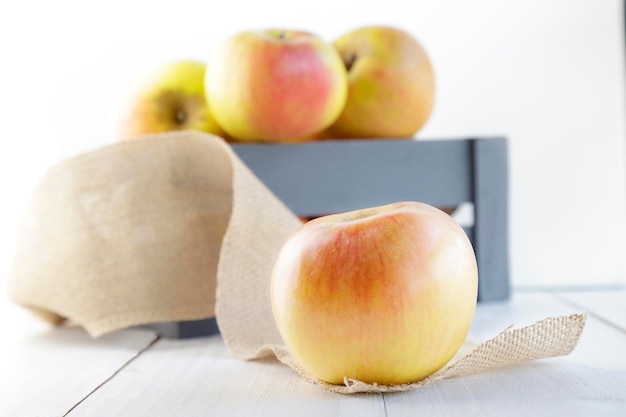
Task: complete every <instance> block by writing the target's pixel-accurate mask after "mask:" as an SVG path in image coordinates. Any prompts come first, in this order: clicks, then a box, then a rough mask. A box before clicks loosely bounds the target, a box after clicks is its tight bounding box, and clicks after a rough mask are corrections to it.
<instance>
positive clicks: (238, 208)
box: [8, 132, 584, 393]
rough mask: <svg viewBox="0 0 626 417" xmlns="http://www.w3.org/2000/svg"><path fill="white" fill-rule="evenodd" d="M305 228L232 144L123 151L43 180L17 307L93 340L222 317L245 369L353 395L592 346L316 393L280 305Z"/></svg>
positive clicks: (523, 337)
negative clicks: (290, 374)
mask: <svg viewBox="0 0 626 417" xmlns="http://www.w3.org/2000/svg"><path fill="white" fill-rule="evenodd" d="M300 224H301V222H300V220H299V219H298V218H297V217H296V216H295V215H294V214H293V213H291V212H290V211H289V210H288V209H287V208H286V207H285V206H284V205H283V204H282V202H281V201H280V200H278V199H277V198H276V197H275V196H274V195H273V194H272V193H271V192H270V191H269V190H268V189H267V188H266V187H265V186H264V185H263V184H262V183H261V182H260V181H259V180H258V179H257V178H256V176H255V175H254V174H253V173H252V172H250V170H249V169H248V168H247V167H246V166H245V164H243V163H242V162H241V161H240V160H239V159H238V158H237V156H236V155H235V154H234V153H233V152H232V150H231V148H230V147H229V146H228V145H227V144H226V143H225V142H224V141H223V140H221V139H220V138H217V137H215V136H211V135H207V134H202V133H195V132H175V133H166V134H159V135H152V136H148V137H145V138H143V139H140V140H135V141H129V142H123V143H116V144H113V145H109V146H106V147H103V148H101V149H98V150H95V151H92V152H89V153H86V154H83V155H80V156H78V157H76V158H73V159H71V160H68V161H65V162H63V163H61V164H59V165H57V166H55V167H53V168H52V169H50V170H49V171H48V172H47V173H45V175H44V176H43V177H42V179H41V181H40V182H39V183H38V185H37V186H36V188H35V190H34V192H33V196H32V199H31V201H30V204H29V205H28V208H27V210H26V212H25V213H24V218H23V222H22V225H21V227H20V230H19V240H18V242H17V246H16V252H15V260H14V262H13V267H12V269H11V272H10V274H9V281H8V294H9V297H10V298H11V299H12V300H13V301H14V302H16V303H18V304H20V305H22V306H24V307H26V308H29V309H31V310H32V311H33V312H35V313H37V314H39V315H40V316H42V317H43V318H45V319H47V320H49V321H51V322H54V323H61V322H63V321H65V320H66V319H69V320H71V321H72V322H75V323H78V324H79V325H81V326H83V327H84V328H85V329H86V330H87V331H88V332H89V333H90V334H91V335H93V336H94V337H95V336H99V335H102V334H104V333H107V332H110V331H113V330H117V329H122V328H126V327H130V326H136V325H140V324H146V323H155V322H164V321H180V320H195V319H202V318H208V317H213V316H215V317H216V318H217V321H218V325H219V327H220V332H221V334H222V337H223V339H224V342H225V343H226V345H227V346H228V348H229V350H230V351H231V352H232V354H233V355H234V356H235V357H237V358H240V359H245V360H248V359H255V358H259V357H262V356H266V355H271V354H275V355H276V356H277V357H278V359H280V360H281V361H282V362H283V363H286V364H288V365H290V366H292V367H293V368H294V369H295V370H297V371H298V372H300V374H301V375H302V376H303V378H304V379H305V380H307V381H310V382H316V383H319V384H320V385H321V386H322V387H324V388H325V389H329V390H333V391H336V392H341V393H351V392H364V391H377V392H378V391H389V390H407V389H414V388H416V387H419V386H423V385H425V384H427V383H430V382H432V381H434V380H437V379H441V378H446V377H450V376H455V375H461V374H466V373H471V372H477V371H480V370H484V369H487V368H489V367H493V366H498V365H502V364H507V363H515V362H519V361H522V360H532V359H538V358H543V357H549V356H557V355H563V354H567V353H569V352H571V350H572V349H573V348H574V346H575V345H576V343H577V341H578V339H579V337H580V335H581V332H582V329H583V326H584V316H580V315H575V316H569V317H558V318H551V319H548V320H547V321H544V322H540V323H537V324H536V325H534V326H530V327H528V328H524V329H519V330H514V331H506V332H504V333H502V334H500V335H499V336H497V337H496V338H494V339H492V340H489V341H487V342H485V343H483V344H481V345H480V346H479V347H478V348H476V349H475V350H474V351H472V352H471V353H469V354H468V355H467V356H465V357H462V358H460V359H458V360H457V359H455V360H453V361H452V362H451V365H449V366H447V367H446V368H444V369H443V370H441V371H440V372H438V373H437V374H435V375H433V376H431V377H429V378H427V379H425V380H423V381H420V382H417V383H415V384H412V385H403V386H394V387H385V386H378V385H368V384H364V383H362V382H359V381H352V380H346V385H345V386H335V385H329V384H326V383H324V382H322V381H317V380H316V379H315V378H314V377H312V376H311V375H308V374H307V373H306V371H304V370H302V369H301V368H300V367H299V366H298V364H297V363H295V361H294V360H293V358H292V357H291V356H290V355H289V353H288V352H287V350H286V349H285V348H284V346H283V343H282V340H281V338H280V335H279V333H278V330H277V328H276V326H275V324H274V320H273V317H272V310H271V303H270V296H269V280H270V275H271V269H272V267H273V264H274V259H275V257H276V255H277V253H278V251H279V250H280V248H281V247H282V245H283V243H284V242H285V241H286V240H287V238H288V237H289V236H290V235H291V234H292V233H293V232H294V231H295V230H296V229H297V228H298V227H299V226H300ZM465 351H468V349H467V346H466V347H465V349H464V352H465Z"/></svg>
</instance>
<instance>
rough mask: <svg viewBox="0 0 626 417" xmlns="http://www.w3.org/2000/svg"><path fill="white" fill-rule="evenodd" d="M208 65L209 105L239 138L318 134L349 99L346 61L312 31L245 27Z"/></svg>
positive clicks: (299, 137) (303, 138) (269, 139)
mask: <svg viewBox="0 0 626 417" xmlns="http://www.w3.org/2000/svg"><path fill="white" fill-rule="evenodd" d="M209 65H210V66H211V71H210V72H209V73H208V74H207V77H206V91H207V96H208V101H209V107H210V109H211V112H212V113H213V115H214V116H215V119H216V120H217V122H218V123H219V125H220V126H222V127H223V129H224V130H225V131H226V132H227V133H228V134H229V135H230V136H231V137H233V138H234V139H235V140H239V141H244V142H249V141H260V142H294V141H309V140H314V139H315V136H316V135H317V134H318V133H319V132H321V131H323V130H324V129H326V128H327V127H328V126H329V125H330V124H331V123H332V122H334V121H335V119H336V118H337V117H338V116H339V113H340V112H341V110H342V109H343V106H344V105H345V102H346V97H347V91H348V86H347V80H346V69H345V67H344V65H343V61H342V60H341V58H340V57H339V54H338V53H337V51H336V50H335V49H334V48H333V46H332V45H331V44H330V43H328V42H326V41H324V40H322V39H321V38H320V37H318V36H316V35H315V34H312V33H310V32H305V31H299V30H274V29H268V30H256V31H242V32H239V33H236V34H234V35H233V36H231V37H229V38H228V39H226V40H225V42H223V44H222V45H220V47H219V48H218V49H217V51H216V52H215V54H214V55H213V56H212V58H211V59H210V60H209Z"/></svg>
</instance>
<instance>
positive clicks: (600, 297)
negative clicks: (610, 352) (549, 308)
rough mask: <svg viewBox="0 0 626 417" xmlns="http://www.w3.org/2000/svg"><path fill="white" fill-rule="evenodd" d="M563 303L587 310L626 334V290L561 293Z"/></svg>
mask: <svg viewBox="0 0 626 417" xmlns="http://www.w3.org/2000/svg"><path fill="white" fill-rule="evenodd" d="M556 295H557V297H558V298H559V299H561V300H562V301H564V302H566V303H568V304H571V305H573V306H579V307H580V308H583V309H585V310H586V311H588V312H589V314H593V315H594V316H596V317H597V318H599V319H601V320H604V321H606V322H607V323H608V324H611V325H613V326H615V327H617V328H619V329H621V330H624V331H625V332H626V288H624V287H619V288H612V289H601V290H590V291H561V292H559V293H557V294H556Z"/></svg>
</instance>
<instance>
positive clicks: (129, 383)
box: [70, 336, 385, 417]
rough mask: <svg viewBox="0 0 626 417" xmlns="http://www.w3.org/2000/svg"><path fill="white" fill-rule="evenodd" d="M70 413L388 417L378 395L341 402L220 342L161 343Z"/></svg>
mask: <svg viewBox="0 0 626 417" xmlns="http://www.w3.org/2000/svg"><path fill="white" fill-rule="evenodd" d="M113 382H114V383H108V384H105V385H104V386H103V387H101V388H100V389H99V390H98V391H97V392H96V393H94V394H93V395H91V396H90V397H89V398H88V399H87V400H85V401H84V402H83V403H82V404H80V405H79V406H78V407H76V409H75V410H73V411H72V413H71V414H70V416H71V417H80V416H86V417H98V416H133V417H142V416H150V417H154V416H168V417H175V416H205V415H206V416H272V417H275V416H282V415H284V416H295V415H297V416H315V417H319V416H384V415H385V410H384V403H383V402H382V397H381V396H380V395H359V396H351V397H348V396H341V395H338V394H331V393H329V392H326V391H323V390H322V389H320V388H319V387H317V386H314V385H312V384H309V383H306V382H303V381H302V379H301V378H300V377H299V375H297V374H296V373H295V372H294V371H292V370H291V369H290V368H288V367H287V366H285V365H282V364H280V363H279V362H277V361H276V360H274V359H267V360H259V361H252V362H242V361H239V360H236V359H234V358H232V357H231V356H230V354H229V353H228V351H227V350H226V347H225V346H224V344H223V343H222V340H221V338H220V337H219V336H209V337H205V338H201V339H187V340H168V339H161V340H159V341H158V342H157V343H156V344H155V345H154V346H153V347H152V348H151V349H150V350H148V351H146V352H144V353H143V354H142V355H141V357H140V358H138V359H137V360H135V361H133V362H132V363H131V364H129V365H128V366H127V367H126V368H124V369H123V371H122V372H120V373H119V374H118V375H116V377H115V380H114V381H113Z"/></svg>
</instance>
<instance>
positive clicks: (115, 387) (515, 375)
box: [0, 288, 626, 417]
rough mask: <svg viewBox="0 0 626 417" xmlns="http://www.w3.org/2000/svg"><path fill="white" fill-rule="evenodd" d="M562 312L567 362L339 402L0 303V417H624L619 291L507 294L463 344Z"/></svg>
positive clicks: (145, 340) (238, 367)
mask: <svg viewBox="0 0 626 417" xmlns="http://www.w3.org/2000/svg"><path fill="white" fill-rule="evenodd" d="M572 312H586V313H587V314H588V318H587V325H586V328H585V331H584V333H583V336H582V339H581V342H580V344H579V345H578V347H577V348H576V349H575V350H574V352H573V353H571V354H570V355H568V356H564V357H559V358H551V359H544V360H540V361H535V362H530V363H526V364H522V365H516V366H510V367H506V368H500V369H496V370H491V371H487V372H483V373H481V374H476V375H471V376H464V377H459V378H453V379H448V380H441V381H438V382H436V383H434V384H432V385H429V386H427V387H424V388H422V389H419V390H416V391H411V392H405V393H390V394H358V395H341V394H333V393H329V392H327V391H323V390H322V389H321V388H319V387H318V386H315V385H312V384H309V383H306V382H303V381H302V380H301V378H300V377H299V376H298V375H297V374H296V373H295V372H294V371H292V370H291V369H290V368H288V367H286V366H284V365H281V364H279V363H278V362H276V361H274V360H262V361H254V362H241V361H238V360H235V359H233V358H232V357H230V355H229V353H228V351H227V350H226V348H225V347H224V344H223V343H222V340H221V338H220V337H219V336H212V337H205V338H197V339H187V340H171V339H165V338H160V337H158V336H157V335H155V334H154V333H153V332H151V331H147V330H136V329H133V330H123V331H119V332H115V333H113V334H109V335H106V336H104V337H101V338H99V339H92V338H90V337H89V336H88V335H87V334H86V333H85V332H84V331H83V330H82V329H81V328H78V327H63V328H56V329H50V328H48V327H47V326H46V325H44V324H43V323H41V322H39V321H38V319H36V318H34V317H32V316H30V314H28V313H26V312H25V311H23V310H22V309H20V308H18V307H15V306H12V305H10V304H8V303H7V302H6V300H2V302H0V313H1V317H2V318H1V320H2V321H1V322H0V323H1V324H2V325H3V329H4V335H3V337H2V341H1V346H0V354H1V355H0V416H2V417H4V416H7V417H9V416H10V417H44V416H45V417H57V416H70V417H79V416H89V417H97V416H132V417H141V416H168V417H173V416H266V415H267V416H278V415H285V416H316V417H318V416H418V415H432V416H464V417H467V416H593V417H598V416H620V417H624V416H626V288H611V289H596V290H588V291H569V292H568V291H560V292H549V291H516V292H514V294H513V297H512V298H511V300H510V301H507V302H501V303H489V304H485V303H481V304H480V305H479V306H478V309H477V313H476V316H475V319H474V323H473V326H472V329H471V332H470V336H469V337H470V338H472V339H475V340H476V341H482V340H485V339H488V338H490V337H493V336H495V335H496V334H497V333H499V332H500V331H502V330H504V329H505V328H506V327H508V326H509V325H511V324H514V325H515V326H516V327H517V326H523V325H527V324H532V323H534V322H535V321H537V320H540V319H543V318H545V317H548V316H554V315H562V314H569V313H572Z"/></svg>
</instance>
